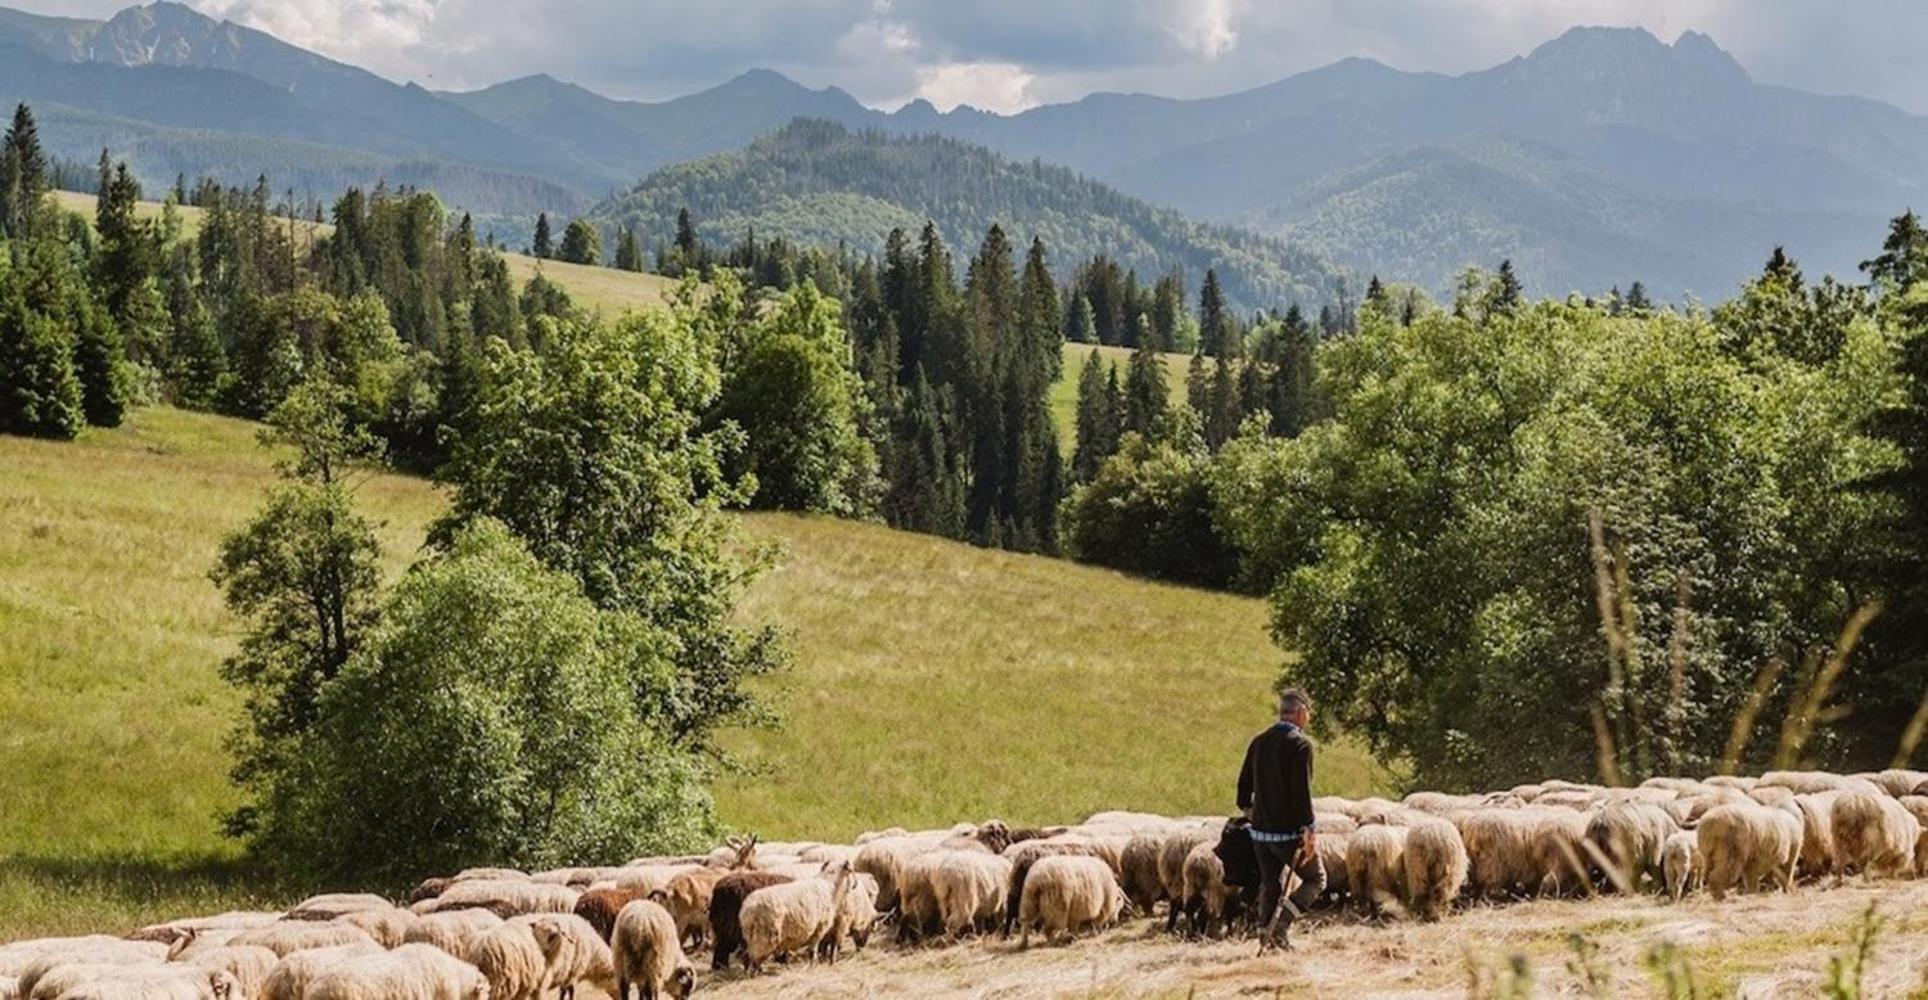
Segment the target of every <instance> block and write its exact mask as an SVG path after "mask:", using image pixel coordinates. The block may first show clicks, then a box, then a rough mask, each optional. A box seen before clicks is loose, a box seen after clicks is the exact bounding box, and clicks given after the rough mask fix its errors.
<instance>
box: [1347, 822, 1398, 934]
mask: <svg viewBox="0 0 1928 1000" xmlns="http://www.w3.org/2000/svg"><path fill="white" fill-rule="evenodd" d="M1411 832H1412V830H1411V828H1410V827H1404V826H1389V825H1386V824H1383V823H1371V824H1366V825H1363V826H1361V827H1359V829H1357V830H1355V831H1353V832H1352V833H1351V834H1350V835H1348V837H1347V838H1346V840H1347V843H1346V885H1347V886H1348V887H1349V888H1350V890H1351V892H1352V898H1353V900H1354V901H1355V902H1356V903H1357V904H1358V906H1359V909H1360V910H1361V912H1364V913H1384V912H1385V911H1386V910H1388V909H1390V908H1392V907H1395V906H1397V905H1399V900H1400V898H1401V897H1402V896H1403V895H1404V890H1405V887H1406V859H1405V852H1406V838H1407V837H1408V836H1409V835H1410V834H1411Z"/></svg>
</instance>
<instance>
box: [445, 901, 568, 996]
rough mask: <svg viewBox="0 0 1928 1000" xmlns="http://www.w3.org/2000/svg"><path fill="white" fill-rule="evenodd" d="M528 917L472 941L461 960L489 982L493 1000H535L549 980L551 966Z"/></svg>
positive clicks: (513, 919)
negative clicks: (544, 956) (549, 967)
mask: <svg viewBox="0 0 1928 1000" xmlns="http://www.w3.org/2000/svg"><path fill="white" fill-rule="evenodd" d="M529 919H530V918H529V917H527V916H524V917H514V918H511V919H509V920H505V921H503V922H502V924H501V926H499V927H491V928H489V929H488V930H486V931H483V932H481V933H480V934H477V935H475V936H474V937H472V938H470V939H469V940H468V943H467V951H465V952H464V953H463V954H462V955H461V956H460V957H461V958H462V959H463V960H464V961H466V962H468V963H469V964H470V965H473V966H475V967H476V969H477V970H479V971H480V972H481V973H482V975H483V977H484V978H486V979H487V980H488V981H489V996H490V998H491V1000H535V998H536V997H538V996H540V995H541V994H542V988H543V986H544V985H545V983H546V982H547V980H548V963H547V962H546V961H544V959H543V957H542V949H541V947H539V946H538V945H537V944H536V936H535V932H534V931H533V930H531V929H530V926H529Z"/></svg>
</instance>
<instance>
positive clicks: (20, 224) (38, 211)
mask: <svg viewBox="0 0 1928 1000" xmlns="http://www.w3.org/2000/svg"><path fill="white" fill-rule="evenodd" d="M47 168H48V164H47V153H46V151H45V150H44V149H42V148H41V146H40V127H39V126H38V125H37V124H36V123H35V122H34V118H33V112H32V111H31V110H29V109H28V108H27V106H26V105H25V104H18V105H15V106H14V109H13V121H12V122H11V123H9V124H8V126H7V133H6V137H5V139H4V140H3V141H0V238H12V239H21V238H25V237H30V236H32V235H33V234H34V231H35V224H36V222H37V221H38V220H40V219H43V218H45V215H46V213H45V211H44V208H43V204H42V199H43V198H44V197H45V196H46V193H47V191H48V189H49V188H51V187H52V186H53V183H52V178H51V177H50V176H49V175H48V169H47Z"/></svg>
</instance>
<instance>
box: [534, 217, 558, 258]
mask: <svg viewBox="0 0 1928 1000" xmlns="http://www.w3.org/2000/svg"><path fill="white" fill-rule="evenodd" d="M554 239H555V238H554V237H553V236H552V235H551V234H550V232H549V213H548V212H543V213H542V214H540V215H538V216H536V232H535V238H534V239H533V240H531V241H530V243H529V256H531V257H534V258H535V259H537V260H548V259H549V258H551V257H553V256H555V253H556V249H555V245H554V242H553V241H554Z"/></svg>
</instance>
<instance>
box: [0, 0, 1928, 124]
mask: <svg viewBox="0 0 1928 1000" xmlns="http://www.w3.org/2000/svg"><path fill="white" fill-rule="evenodd" d="M187 2H188V3H190V4H191V5H192V6H194V7H195V8H197V9H199V10H201V11H202V12H203V13H206V14H209V15H212V16H215V17H225V18H228V19H230V20H234V21H237V22H239V23H242V24H246V25H249V26H251V27H256V28H260V29H262V30H265V31H268V32H270V33H272V34H274V35H276V36H279V37H281V38H283V39H285V40H287V41H289V42H293V43H294V44H296V45H300V46H302V47H304V48H309V49H313V50H315V51H318V52H321V53H323V54H325V55H328V56H332V57H334V58H337V59H341V60H343V61H346V62H351V63H354V64H356V65H359V66H363V67H366V68H368V69H370V70H373V71H374V72H376V73H380V74H381V75H383V76H386V77H389V78H390V79H394V80H403V81H415V82H418V83H421V84H422V85H424V86H427V87H430V88H434V89H452V90H465V89H473V88H477V87H483V86H487V85H489V84H492V83H497V82H500V81H503V80H508V79H513V78H515V77H519V76H524V75H528V74H531V73H548V74H550V75H552V76H555V77H558V78H560V79H564V80H568V81H571V82H574V83H579V84H582V85H583V86H586V87H589V88H590V89H592V90H596V91H598V92H601V93H604V94H608V95H609V96H612V97H625V98H634V99H641V100H660V99H664V98H669V97H675V96H679V95H682V94H686V93H690V92H693V91H696V90H700V89H703V88H705V87H709V86H713V85H715V84H718V83H721V82H723V81H725V80H728V79H729V78H731V77H733V76H735V75H737V74H738V73H741V72H743V71H745V70H748V69H752V68H757V67H766V68H770V69H775V70H778V71H780V72H782V73H785V74H787V75H789V76H791V77H793V78H795V79H796V80H798V81H801V82H802V83H805V84H807V85H809V86H813V87H824V86H831V85H835V86H839V87H842V88H843V89H844V90H847V91H849V92H850V93H851V94H852V95H854V96H855V97H856V98H857V99H858V100H860V101H863V102H864V103H866V104H869V105H871V106H873V107H880V108H886V109H889V108H894V107H897V106H899V105H901V104H903V103H905V102H907V101H910V100H913V99H916V98H923V99H926V100H929V101H931V102H932V103H934V104H936V105H937V106H938V107H939V108H941V109H944V110H949V109H950V108H952V107H954V106H956V105H958V104H960V103H962V104H970V105H972V106H974V107H978V108H983V109H985V110H990V111H999V112H1014V111H1019V110H1022V109H1024V108H1027V107H1032V106H1035V105H1038V104H1048V103H1056V102H1062V101H1071V100H1076V99H1078V98H1079V97H1082V96H1084V95H1086V94H1089V93H1092V92H1094V91H1108V90H1115V91H1137V92H1144V93H1154V94H1163V95H1167V96H1172V97H1200V96H1207V95H1211V94H1220V93H1228V92H1231V91H1235V90H1240V89H1244V88H1247V87H1254V86H1259V85H1261V84H1265V83H1270V82H1272V81H1273V80H1277V79H1279V78H1281V77H1285V76H1288V75H1291V74H1293V73H1297V72H1301V71H1304V70H1308V69H1314V68H1317V67H1319V66H1323V65H1325V64H1327V63H1330V62H1333V61H1335V60H1338V59H1341V58H1345V57H1347V56H1366V57H1369V58H1373V59H1378V60H1379V61H1381V62H1384V63H1387V64H1388V65H1391V66H1395V67H1397V68H1400V69H1406V70H1432V71H1438V72H1448V73H1458V72H1464V71H1466V70H1472V69H1482V68H1485V67H1487V66H1490V65H1493V64H1496V63H1499V62H1504V61H1505V60H1507V59H1509V58H1511V57H1513V56H1516V55H1521V54H1524V53H1526V52H1528V51H1530V50H1531V49H1532V48H1533V47H1534V46H1536V45H1538V44H1539V43H1541V42H1544V41H1546V40H1547V39H1549V38H1552V37H1554V36H1555V35H1558V34H1559V33H1560V32H1561V31H1563V30H1565V29H1566V28H1568V27H1571V26H1573V25H1576V24H1601V25H1616V26H1640V27H1645V28H1647V29H1648V30H1650V31H1652V32H1653V33H1654V34H1655V35H1657V36H1659V37H1660V38H1661V39H1662V40H1664V41H1672V40H1673V39H1674V38H1676V37H1677V36H1679V35H1680V33H1681V32H1683V31H1686V30H1689V29H1693V30H1697V31H1701V32H1704V33H1706V34H1709V35H1711V36H1713V38H1714V40H1715V41H1716V42H1718V43H1719V44H1720V45H1721V46H1722V47H1724V48H1726V49H1727V50H1728V51H1730V52H1732V53H1733V54H1734V55H1735V57H1736V58H1738V59H1739V60H1740V62H1741V64H1742V65H1744V66H1746V67H1747V68H1748V70H1749V71H1750V72H1751V73H1752V74H1753V76H1754V78H1755V79H1756V80H1759V81H1761V82H1765V83H1776V84H1784V85H1787V86H1793V87H1798V88H1801V89H1803V90H1812V91H1816V92H1819V93H1827V94H1860V95H1863V96H1868V97H1875V98H1879V99H1881V100H1885V101H1889V102H1891V103H1893V104H1896V105H1898V106H1900V107H1902V108H1904V109H1906V110H1909V111H1911V112H1914V113H1916V114H1928V60H1925V59H1923V58H1922V56H1921V53H1922V41H1921V40H1922V39H1923V38H1928V0H187ZM0 4H4V5H7V6H18V7H21V8H24V9H27V10H31V11H35V12H37V13H48V14H65V15H73V16H85V17H106V16H109V15H111V14H112V13H113V12H114V11H115V10H117V9H118V8H119V7H121V6H125V5H126V0H0Z"/></svg>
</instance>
